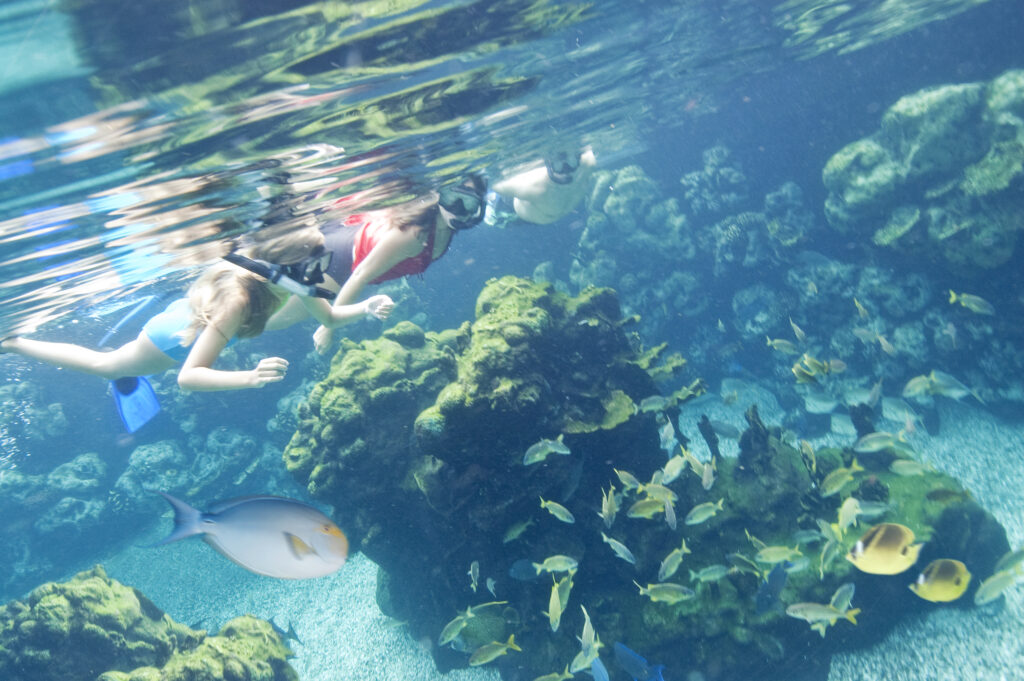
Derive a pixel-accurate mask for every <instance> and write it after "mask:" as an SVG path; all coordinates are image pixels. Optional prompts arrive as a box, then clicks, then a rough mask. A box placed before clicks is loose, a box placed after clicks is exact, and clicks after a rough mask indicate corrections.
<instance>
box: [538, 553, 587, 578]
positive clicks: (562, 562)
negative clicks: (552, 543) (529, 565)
mask: <svg viewBox="0 0 1024 681" xmlns="http://www.w3.org/2000/svg"><path fill="white" fill-rule="evenodd" d="M578 566H579V563H578V562H577V561H576V559H575V558H570V557H569V556H563V555H555V556H548V557H547V558H545V559H544V562H543V563H534V564H533V567H534V569H535V570H536V571H537V574H538V575H539V574H540V573H542V572H568V571H569V570H575V569H576V568H577V567H578Z"/></svg>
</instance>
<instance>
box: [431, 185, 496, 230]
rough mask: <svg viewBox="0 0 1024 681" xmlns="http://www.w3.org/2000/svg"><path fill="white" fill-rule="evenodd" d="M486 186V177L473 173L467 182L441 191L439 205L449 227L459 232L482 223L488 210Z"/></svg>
mask: <svg viewBox="0 0 1024 681" xmlns="http://www.w3.org/2000/svg"><path fill="white" fill-rule="evenodd" d="M486 188H487V183H486V182H485V181H484V179H483V178H482V177H480V176H479V175H473V176H470V179H469V180H468V181H467V182H466V183H463V184H459V185H455V186H454V187H445V188H444V189H442V190H441V191H440V192H439V197H438V200H437V205H438V208H440V209H441V215H442V216H444V219H445V222H446V223H447V224H448V226H449V227H451V228H452V229H454V230H455V231H457V232H458V231H461V230H463V229H470V228H472V227H476V226H477V225H479V224H480V221H481V220H483V219H484V214H485V213H486V212H487V203H486V201H485V196H484V195H485V192H486Z"/></svg>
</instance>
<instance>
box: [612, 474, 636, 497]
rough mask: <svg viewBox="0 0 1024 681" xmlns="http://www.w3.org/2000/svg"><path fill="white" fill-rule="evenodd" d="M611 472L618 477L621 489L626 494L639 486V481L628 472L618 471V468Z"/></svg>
mask: <svg viewBox="0 0 1024 681" xmlns="http://www.w3.org/2000/svg"><path fill="white" fill-rule="evenodd" d="M612 470H614V471H615V475H617V476H619V482H621V483H622V487H623V488H624V490H625V491H626V492H631V491H632V490H635V489H636V488H637V487H639V486H640V481H639V480H637V479H636V477H635V476H634V475H633V474H632V473H630V472H629V471H620V470H619V469H618V468H614V469H612Z"/></svg>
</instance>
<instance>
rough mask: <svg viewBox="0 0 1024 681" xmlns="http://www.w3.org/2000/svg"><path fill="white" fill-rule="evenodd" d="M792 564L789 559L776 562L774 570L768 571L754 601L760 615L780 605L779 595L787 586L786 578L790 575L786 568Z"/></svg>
mask: <svg viewBox="0 0 1024 681" xmlns="http://www.w3.org/2000/svg"><path fill="white" fill-rule="evenodd" d="M792 565H793V564H792V563H790V562H789V561H783V562H781V563H776V564H775V567H773V568H772V571H771V572H769V573H768V577H767V578H766V579H765V580H764V581H763V582H761V585H760V586H758V587H757V597H756V598H755V600H754V602H755V608H756V611H757V614H758V615H763V614H765V613H766V612H771V611H772V610H774V609H775V608H777V607H778V606H779V595H780V594H781V593H782V590H783V589H784V588H785V587H786V578H787V577H788V575H789V573H788V572H786V569H787V566H792Z"/></svg>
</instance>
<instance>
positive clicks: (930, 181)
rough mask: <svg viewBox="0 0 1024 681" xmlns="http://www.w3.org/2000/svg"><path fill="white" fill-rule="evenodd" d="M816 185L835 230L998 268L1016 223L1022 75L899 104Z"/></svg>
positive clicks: (1021, 177)
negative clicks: (823, 189) (821, 190)
mask: <svg viewBox="0 0 1024 681" xmlns="http://www.w3.org/2000/svg"><path fill="white" fill-rule="evenodd" d="M822 179H823V180H824V183H825V186H826V187H827V188H828V190H829V195H828V198H827V200H826V202H825V214H826V217H827V218H828V221H829V223H830V224H831V225H832V226H833V227H835V228H836V229H838V230H840V231H843V232H849V233H856V234H861V235H863V236H864V237H865V238H870V239H871V240H872V241H873V242H874V243H875V244H877V245H879V246H891V247H893V248H898V249H900V250H901V251H903V252H906V253H913V254H914V255H916V256H921V257H924V258H931V259H936V260H942V261H944V262H946V263H948V264H949V265H950V266H952V267H954V268H956V269H958V270H961V271H964V272H977V271H979V270H985V269H990V268H993V267H997V266H999V265H1002V264H1003V263H1005V262H1007V261H1008V260H1009V259H1010V258H1011V257H1012V255H1013V252H1014V247H1015V245H1016V242H1017V236H1018V232H1019V230H1020V225H1021V224H1022V218H1024V200H1022V199H1021V195H1022V193H1021V189H1022V187H1024V71H1008V72H1007V73H1004V74H1003V75H1001V76H999V77H998V78H995V79H994V80H992V81H991V82H988V83H968V84H963V85H945V86H941V87H935V88H930V89H927V90H923V91H921V92H917V93H914V94H911V95H907V96H905V97H903V98H902V99H900V100H899V101H898V102H896V103H895V104H894V105H893V106H892V107H890V108H889V110H888V111H886V113H885V115H884V116H883V117H882V124H881V128H880V129H879V130H878V131H877V132H876V133H875V134H873V135H871V136H870V137H867V138H864V139H861V140H857V141H855V142H853V143H851V144H850V145H848V146H846V147H844V148H843V149H841V150H840V151H839V152H837V153H836V154H835V155H834V156H833V157H832V158H831V159H830V160H829V162H828V164H827V165H826V166H825V169H824V171H823V173H822Z"/></svg>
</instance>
